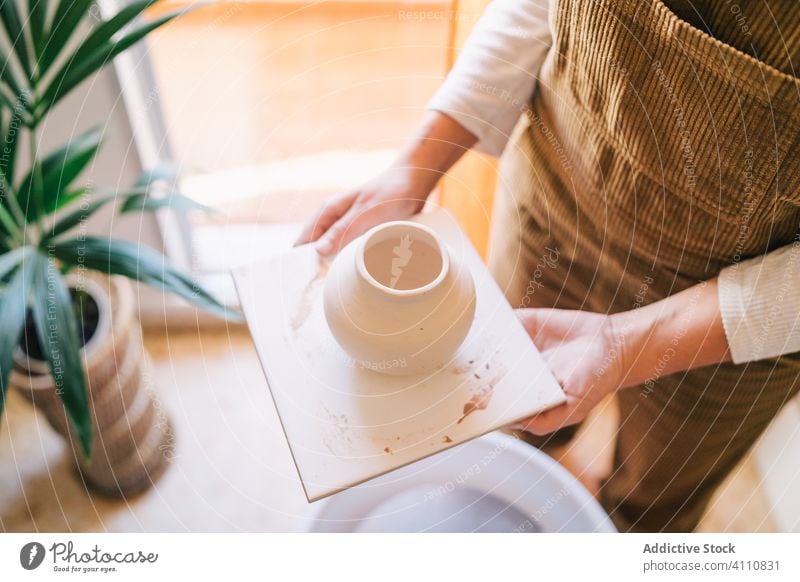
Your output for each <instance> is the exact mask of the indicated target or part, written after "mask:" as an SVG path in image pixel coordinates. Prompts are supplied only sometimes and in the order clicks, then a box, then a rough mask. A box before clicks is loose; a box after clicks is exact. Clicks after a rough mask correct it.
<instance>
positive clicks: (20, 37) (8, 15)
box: [0, 0, 33, 78]
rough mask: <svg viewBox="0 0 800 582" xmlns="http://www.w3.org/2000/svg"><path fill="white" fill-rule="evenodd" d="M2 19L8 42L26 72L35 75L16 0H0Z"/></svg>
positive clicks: (0, 16) (29, 75) (0, 17)
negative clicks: (32, 71)
mask: <svg viewBox="0 0 800 582" xmlns="http://www.w3.org/2000/svg"><path fill="white" fill-rule="evenodd" d="M0 20H2V21H3V28H5V30H6V34H7V35H8V42H9V44H11V46H12V48H13V49H14V52H15V53H16V54H17V59H18V60H19V63H20V65H21V66H22V68H23V70H24V71H25V74H26V75H28V77H29V78H31V77H32V76H33V75H32V74H31V70H32V69H31V61H30V56H29V55H28V47H27V41H26V40H25V34H24V30H23V28H22V20H21V19H20V17H19V11H18V10H17V3H16V0H0Z"/></svg>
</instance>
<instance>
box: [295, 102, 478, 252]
mask: <svg viewBox="0 0 800 582" xmlns="http://www.w3.org/2000/svg"><path fill="white" fill-rule="evenodd" d="M476 140H477V138H476V137H475V136H474V135H472V134H471V133H470V132H469V131H467V130H466V129H465V128H464V127H463V126H461V124H459V123H458V122H457V121H455V120H454V119H452V118H451V117H448V116H447V115H444V114H443V113H439V112H438V111H431V112H429V114H428V115H427V116H426V118H425V120H424V121H423V123H422V125H421V126H420V128H419V129H418V131H417V133H416V134H415V135H414V136H413V137H412V138H411V139H410V140H409V143H408V144H407V146H406V147H405V149H404V151H403V152H402V153H401V155H400V158H399V160H398V161H397V162H396V163H394V164H392V165H391V166H390V167H389V168H388V169H386V170H385V171H384V172H383V173H382V174H380V175H379V176H378V177H376V178H373V179H372V180H370V181H369V182H367V183H366V184H364V185H363V186H361V187H360V188H358V189H357V190H354V191H353V192H348V193H347V194H343V195H341V196H337V197H336V198H333V199H332V200H330V201H328V202H327V203H326V204H325V205H324V206H323V207H322V208H321V209H320V211H319V212H317V214H316V216H314V217H313V218H312V219H311V220H310V221H308V223H306V225H305V227H304V228H303V232H302V233H301V234H300V237H299V238H298V239H297V242H296V243H295V245H302V244H306V243H311V242H315V241H316V248H317V252H318V253H319V254H320V255H322V256H330V255H333V254H335V253H337V252H338V251H339V249H341V248H342V247H343V246H344V245H346V244H347V243H348V242H350V241H351V240H353V239H354V238H356V237H357V236H358V235H360V234H362V233H364V232H366V231H367V230H369V229H370V228H372V227H373V226H376V225H378V224H380V223H382V222H386V221H388V220H402V219H404V218H408V217H410V216H412V215H414V214H416V213H417V212H419V211H420V210H422V207H423V206H424V205H425V200H427V198H428V196H429V195H430V193H431V191H432V190H433V188H434V186H436V182H438V181H439V178H441V177H442V175H443V174H444V173H445V172H447V170H449V169H450V167H451V166H452V165H453V164H454V163H455V162H456V161H457V160H458V159H459V158H460V157H461V156H462V155H463V154H464V152H465V151H467V150H468V149H469V148H471V147H472V146H473V144H475V142H476Z"/></svg>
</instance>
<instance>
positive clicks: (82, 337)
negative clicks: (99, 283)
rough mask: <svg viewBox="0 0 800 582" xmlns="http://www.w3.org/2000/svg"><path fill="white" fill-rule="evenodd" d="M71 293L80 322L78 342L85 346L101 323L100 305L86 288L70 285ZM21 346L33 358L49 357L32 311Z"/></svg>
mask: <svg viewBox="0 0 800 582" xmlns="http://www.w3.org/2000/svg"><path fill="white" fill-rule="evenodd" d="M69 293H70V297H71V298H72V310H73V312H74V313H75V318H76V320H77V322H78V343H79V344H80V346H81V347H83V346H85V345H86V344H87V343H89V340H91V339H92V337H94V334H95V333H96V332H97V328H98V325H99V323H100V306H99V305H98V303H97V301H96V300H95V299H94V297H92V296H91V295H90V294H89V293H87V292H86V291H84V290H78V289H75V288H73V287H70V289H69ZM20 348H21V349H22V351H23V352H24V353H25V355H26V356H28V357H29V358H31V359H32V360H38V361H41V362H44V361H45V360H46V359H47V358H46V356H45V354H44V350H43V349H42V345H41V344H40V343H39V337H38V335H37V333H36V325H35V324H34V322H33V315H32V314H31V313H30V311H29V312H28V315H27V317H26V318H25V331H24V332H23V334H22V337H21V338H20Z"/></svg>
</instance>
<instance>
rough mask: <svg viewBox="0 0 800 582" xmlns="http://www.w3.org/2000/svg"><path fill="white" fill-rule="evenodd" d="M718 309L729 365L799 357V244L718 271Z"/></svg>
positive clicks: (798, 242) (796, 242)
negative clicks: (728, 354) (784, 357)
mask: <svg viewBox="0 0 800 582" xmlns="http://www.w3.org/2000/svg"><path fill="white" fill-rule="evenodd" d="M719 304H720V312H721V315H722V322H723V325H724V326H725V335H726V337H727V339H728V346H729V348H730V352H731V356H732V358H733V361H734V363H736V364H741V363H744V362H751V361H755V360H761V359H764V358H771V357H776V356H780V355H783V354H790V353H793V352H797V351H800V241H795V242H794V243H792V244H790V245H788V246H785V247H781V248H780V249H777V250H775V251H772V252H771V253H768V254H766V255H764V256H762V257H757V258H754V259H750V260H747V261H743V262H741V263H738V264H736V265H732V266H730V267H726V268H725V269H723V270H722V272H721V273H720V275H719Z"/></svg>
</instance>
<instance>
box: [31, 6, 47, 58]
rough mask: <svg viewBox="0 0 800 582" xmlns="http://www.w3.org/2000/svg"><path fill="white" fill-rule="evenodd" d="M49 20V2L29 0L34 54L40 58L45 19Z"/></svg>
mask: <svg viewBox="0 0 800 582" xmlns="http://www.w3.org/2000/svg"><path fill="white" fill-rule="evenodd" d="M46 18H47V2H46V1H45V0H28V24H29V27H30V31H31V41H32V44H33V52H34V53H35V55H36V56H37V57H38V56H39V55H40V54H41V52H42V37H43V36H44V25H45V19H46Z"/></svg>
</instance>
